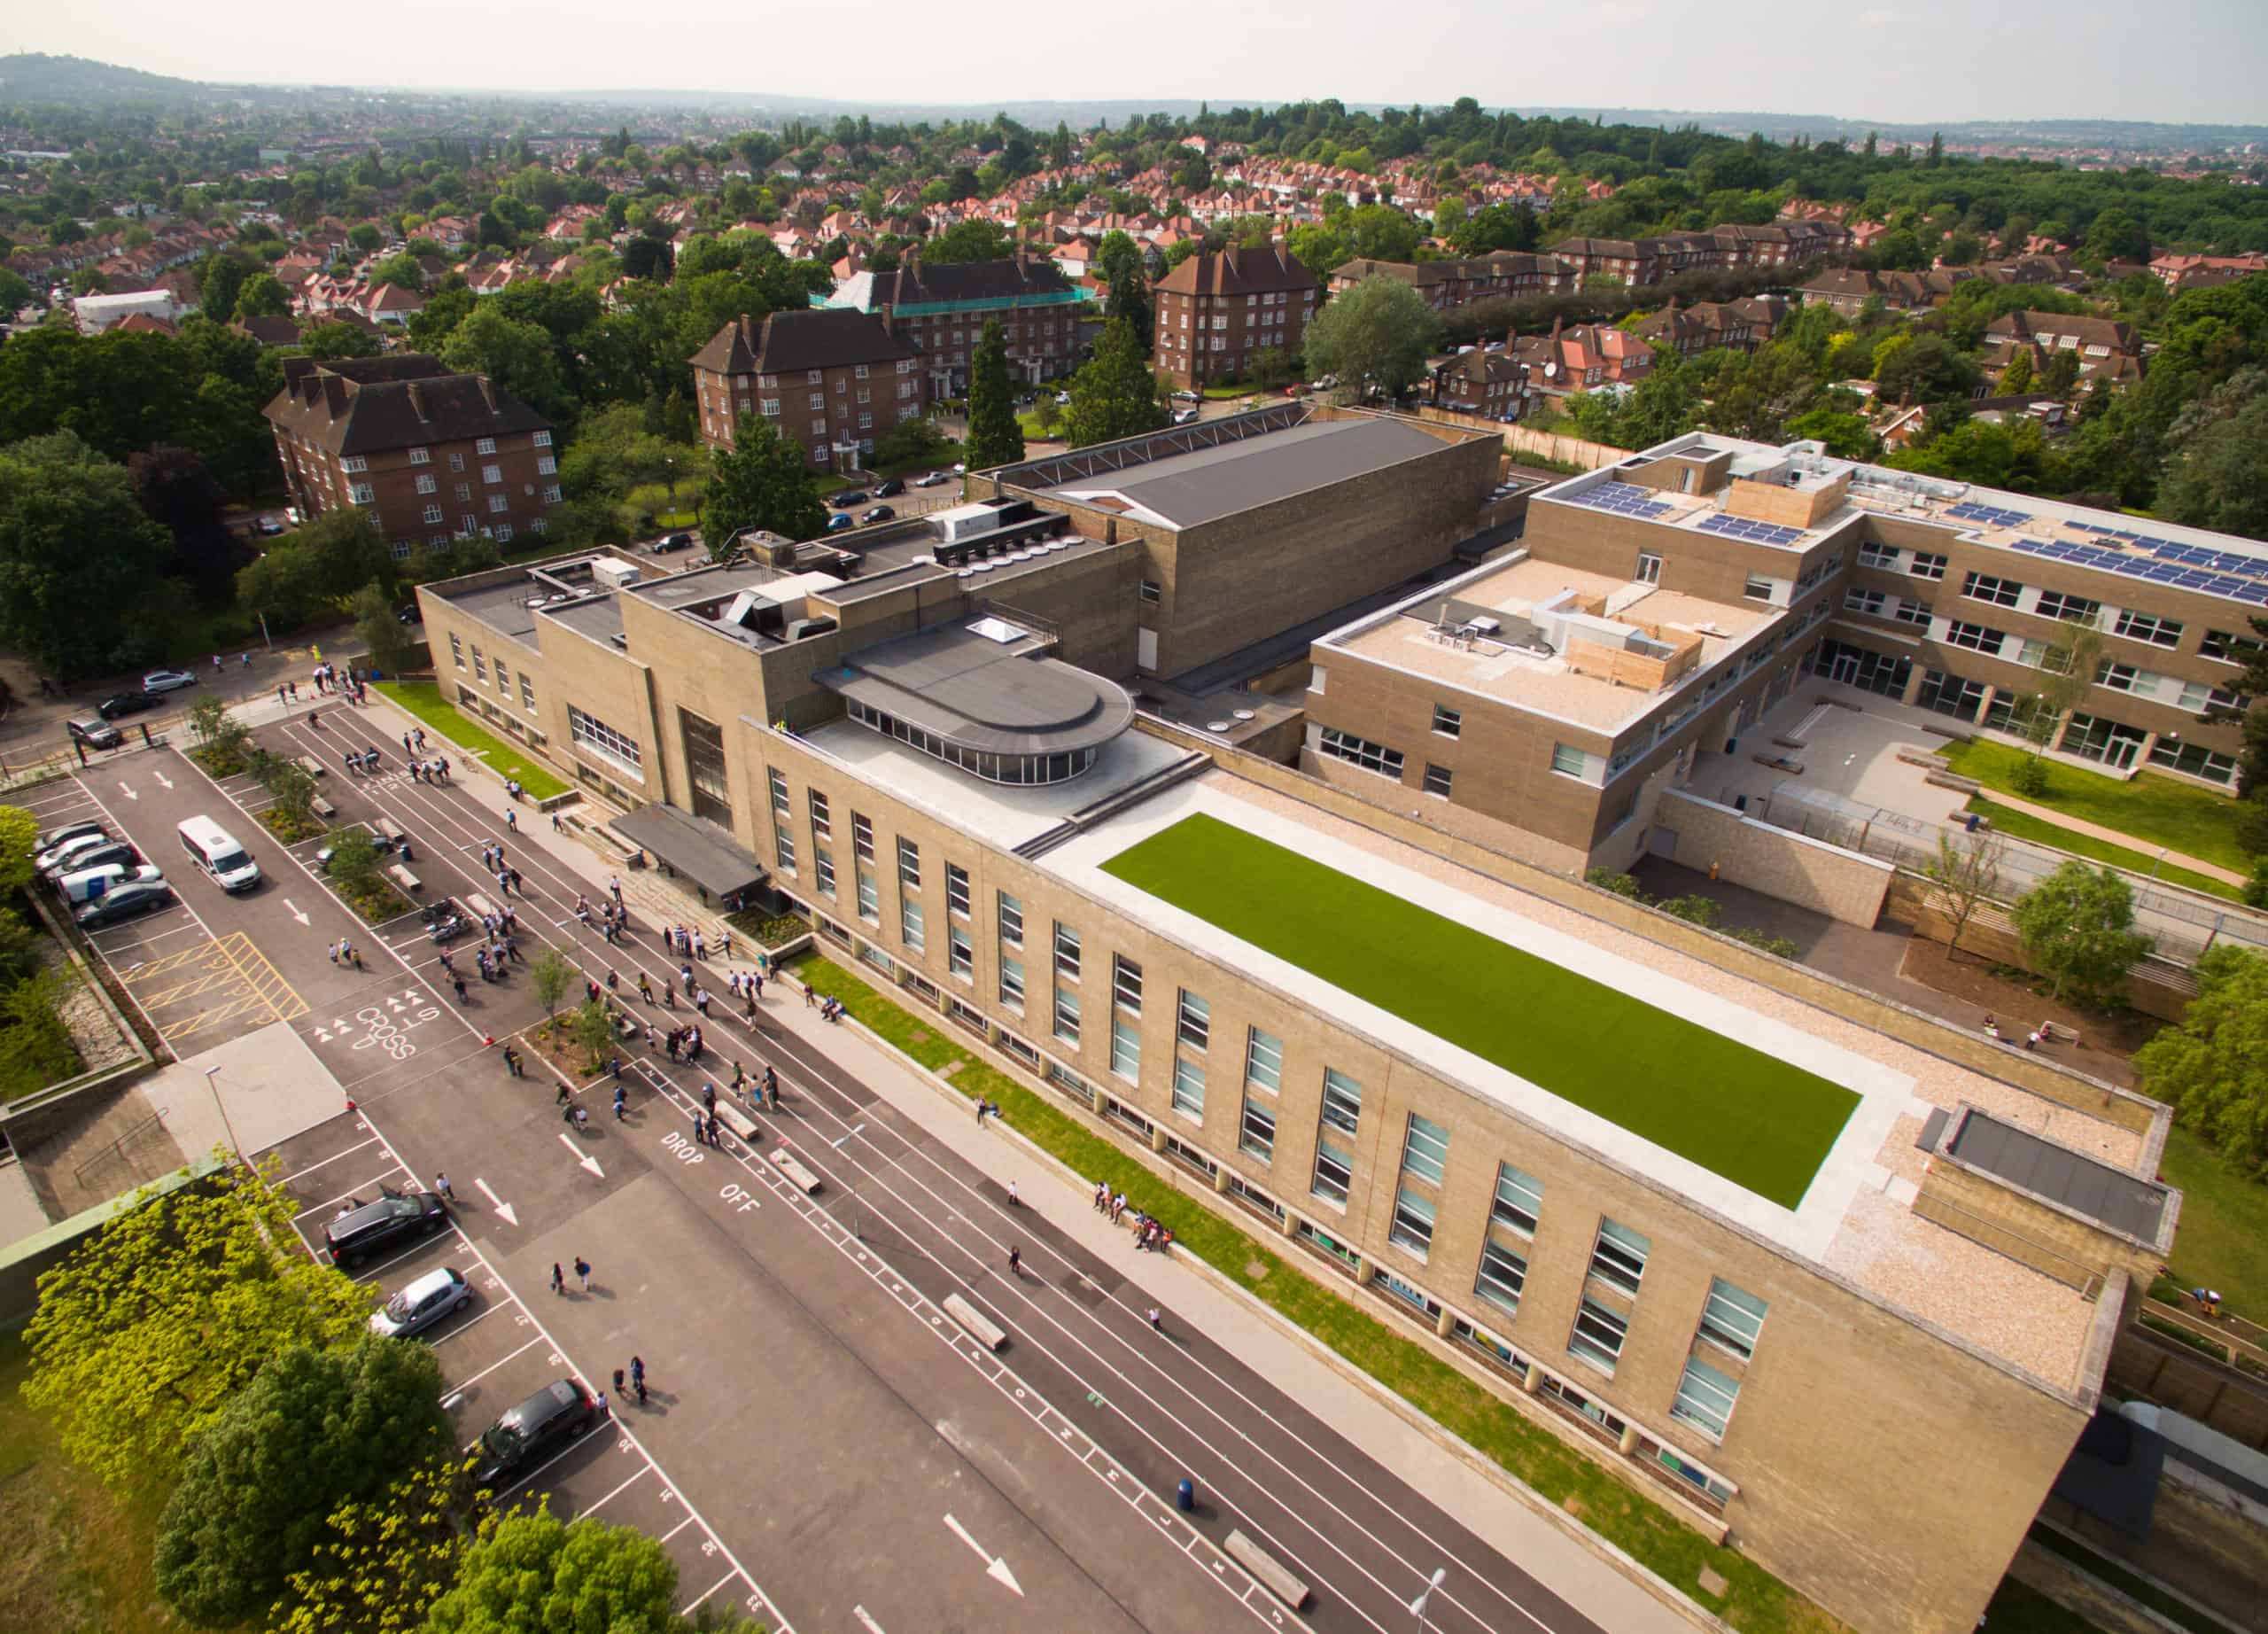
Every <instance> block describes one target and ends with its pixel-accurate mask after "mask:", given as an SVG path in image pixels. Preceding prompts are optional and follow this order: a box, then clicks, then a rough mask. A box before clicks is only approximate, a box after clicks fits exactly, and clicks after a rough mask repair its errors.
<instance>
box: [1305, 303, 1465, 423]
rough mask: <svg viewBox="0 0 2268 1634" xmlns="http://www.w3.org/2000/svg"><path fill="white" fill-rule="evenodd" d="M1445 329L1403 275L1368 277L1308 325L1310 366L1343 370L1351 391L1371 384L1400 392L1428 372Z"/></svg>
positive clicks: (1344, 386)
mask: <svg viewBox="0 0 2268 1634" xmlns="http://www.w3.org/2000/svg"><path fill="white" fill-rule="evenodd" d="M1440 333H1441V321H1440V320H1439V319H1438V318H1436V317H1435V316H1434V315H1433V310H1432V309H1431V308H1430V307H1427V306H1426V305H1425V297H1424V296H1422V295H1420V294H1418V292H1417V291H1416V290H1414V289H1412V288H1410V285H1408V284H1404V283H1403V282H1402V280H1401V279H1399V278H1388V277H1384V276H1379V277H1370V278H1364V279H1363V281H1362V282H1361V283H1359V284H1356V285H1355V287H1354V288H1353V289H1350V290H1348V291H1347V292H1346V293H1344V294H1342V295H1335V296H1333V297H1332V299H1331V300H1330V302H1329V303H1328V304H1326V305H1325V306H1324V309H1323V310H1322V311H1321V312H1319V313H1317V315H1316V320H1315V322H1314V323H1310V324H1309V325H1308V334H1307V347H1306V350H1307V361H1308V371H1309V373H1310V374H1311V375H1324V374H1328V375H1337V376H1338V377H1339V380H1340V392H1341V393H1345V394H1348V395H1354V394H1356V393H1360V392H1361V391H1362V390H1363V386H1364V385H1365V384H1368V385H1374V386H1376V387H1377V388H1378V389H1379V391H1381V392H1383V393H1386V396H1387V397H1388V398H1389V399H1391V398H1396V397H1399V396H1400V395H1401V394H1402V393H1403V392H1405V391H1407V390H1409V388H1410V386H1412V385H1415V384H1416V383H1417V381H1418V380H1419V379H1421V378H1422V377H1424V375H1425V359H1426V357H1427V355H1428V354H1430V353H1431V352H1432V351H1433V345H1434V342H1435V340H1436V338H1438V337H1439V335H1440Z"/></svg>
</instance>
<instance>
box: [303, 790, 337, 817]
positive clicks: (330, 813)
mask: <svg viewBox="0 0 2268 1634" xmlns="http://www.w3.org/2000/svg"><path fill="white" fill-rule="evenodd" d="M307 809H308V810H309V811H311V812H313V813H315V815H316V816H318V817H320V818H322V820H323V821H325V822H329V821H331V820H332V819H333V818H335V817H337V816H338V807H337V806H336V805H332V804H331V803H330V801H328V800H326V799H324V798H322V796H321V795H319V794H311V795H309V796H308V797H307Z"/></svg>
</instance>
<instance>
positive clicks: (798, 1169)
mask: <svg viewBox="0 0 2268 1634" xmlns="http://www.w3.org/2000/svg"><path fill="white" fill-rule="evenodd" d="M723 1104H724V1103H723V1102H722V1101H719V1102H718V1105H719V1106H721V1105H723ZM772 1166H773V1168H774V1169H777V1170H778V1171H780V1172H781V1174H783V1175H786V1176H787V1177H788V1182H789V1183H790V1184H791V1185H793V1186H796V1187H798V1188H800V1189H801V1190H802V1191H803V1192H804V1194H806V1195H809V1194H812V1193H815V1192H817V1191H818V1190H819V1176H817V1175H815V1174H813V1173H812V1171H810V1170H808V1169H806V1168H804V1166H803V1164H801V1163H797V1162H796V1158H795V1155H794V1154H793V1153H791V1152H789V1151H788V1148H786V1147H784V1146H783V1147H781V1148H778V1149H777V1150H775V1151H774V1152H773V1154H772Z"/></svg>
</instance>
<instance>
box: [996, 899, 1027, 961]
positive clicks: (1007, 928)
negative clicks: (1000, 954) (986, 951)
mask: <svg viewBox="0 0 2268 1634" xmlns="http://www.w3.org/2000/svg"><path fill="white" fill-rule="evenodd" d="M1000 944H1001V945H1002V946H1004V947H1021V946H1022V945H1024V905H1023V904H1022V903H1021V901H1019V900H1017V899H1015V898H1014V897H1012V896H1010V895H1009V894H1008V893H1007V892H1006V891H1002V892H1001V893H1000Z"/></svg>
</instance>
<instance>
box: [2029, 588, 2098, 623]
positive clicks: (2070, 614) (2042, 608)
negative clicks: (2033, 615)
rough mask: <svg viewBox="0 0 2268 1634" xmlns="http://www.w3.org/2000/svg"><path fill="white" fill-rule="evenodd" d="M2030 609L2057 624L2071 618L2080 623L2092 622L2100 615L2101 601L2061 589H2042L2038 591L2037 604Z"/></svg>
mask: <svg viewBox="0 0 2268 1634" xmlns="http://www.w3.org/2000/svg"><path fill="white" fill-rule="evenodd" d="M2032 611H2035V612H2037V613H2038V614H2039V616H2040V617H2041V618H2043V619H2054V620H2055V621H2056V622H2057V623H2059V624H2060V623H2062V622H2064V621H2065V620H2067V619H2078V621H2079V622H2080V623H2082V624H2093V622H2094V621H2095V620H2096V619H2100V618H2101V617H2102V603H2101V602H2091V601H2089V600H2088V599H2087V598H2086V597H2085V596H2084V595H2070V593H2068V592H2066V591H2062V590H2043V591H2041V592H2040V593H2039V605H2038V606H2037V607H2035V608H2034V609H2033V610H2032Z"/></svg>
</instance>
